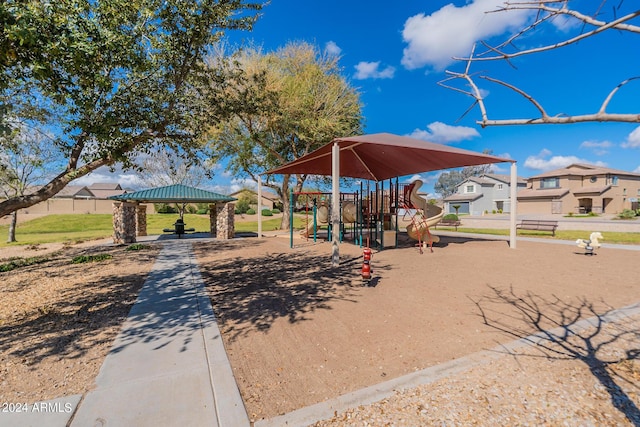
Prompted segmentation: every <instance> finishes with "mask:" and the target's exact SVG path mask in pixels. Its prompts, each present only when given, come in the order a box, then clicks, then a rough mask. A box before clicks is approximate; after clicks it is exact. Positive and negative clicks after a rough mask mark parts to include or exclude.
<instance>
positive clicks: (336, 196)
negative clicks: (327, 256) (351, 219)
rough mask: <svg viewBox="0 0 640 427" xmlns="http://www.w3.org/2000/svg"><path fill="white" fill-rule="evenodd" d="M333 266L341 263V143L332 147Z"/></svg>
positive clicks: (335, 143) (336, 143)
mask: <svg viewBox="0 0 640 427" xmlns="http://www.w3.org/2000/svg"><path fill="white" fill-rule="evenodd" d="M331 192H332V193H331V231H332V233H331V237H332V239H331V240H332V242H331V267H332V268H336V267H338V265H339V264H340V247H339V239H340V144H339V143H338V142H337V141H336V142H334V143H333V147H332V149H331Z"/></svg>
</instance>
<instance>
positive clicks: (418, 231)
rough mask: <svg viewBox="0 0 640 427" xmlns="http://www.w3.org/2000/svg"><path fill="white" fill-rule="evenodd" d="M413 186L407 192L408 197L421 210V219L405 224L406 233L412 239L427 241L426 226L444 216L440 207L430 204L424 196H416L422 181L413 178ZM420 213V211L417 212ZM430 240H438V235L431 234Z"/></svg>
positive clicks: (430, 225) (431, 225) (435, 222)
mask: <svg viewBox="0 0 640 427" xmlns="http://www.w3.org/2000/svg"><path fill="white" fill-rule="evenodd" d="M413 183H414V185H413V188H412V189H411V192H410V193H409V199H410V200H411V203H412V204H413V206H414V207H415V208H417V209H418V210H421V211H422V219H418V218H416V220H415V221H412V222H411V224H409V225H407V235H408V236H409V237H411V238H412V239H414V240H420V241H428V240H429V233H428V227H433V226H434V225H436V224H437V223H438V222H440V220H441V219H442V217H443V216H444V211H443V210H442V208H440V207H438V206H436V205H432V204H430V203H429V202H427V201H426V200H425V199H424V198H422V197H420V196H418V189H419V188H420V187H421V186H422V181H420V180H419V179H417V180H415V181H414V182H413ZM418 215H420V213H418ZM431 240H432V241H433V242H434V243H437V242H439V241H440V238H439V237H438V236H434V235H431Z"/></svg>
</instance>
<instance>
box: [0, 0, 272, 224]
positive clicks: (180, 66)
mask: <svg viewBox="0 0 640 427" xmlns="http://www.w3.org/2000/svg"><path fill="white" fill-rule="evenodd" d="M260 7H261V6H260V5H259V4H255V3H247V2H245V1H243V0H191V1H183V0H109V1H91V0H59V1H40V0H6V1H3V2H2V3H1V4H0V19H1V20H2V25H1V26H0V31H2V34H1V36H2V39H1V40H0V65H1V66H2V68H1V70H0V71H1V73H0V91H1V93H0V97H1V99H0V101H1V102H2V105H0V113H2V114H3V117H2V119H1V120H0V121H1V122H2V124H3V127H4V128H5V129H6V128H7V127H10V125H9V123H11V122H13V121H28V120H36V119H39V120H42V121H44V122H45V123H47V124H48V129H49V131H50V132H51V133H52V134H54V135H55V139H54V145H55V147H56V148H57V149H58V150H59V151H60V152H61V153H62V154H63V155H64V157H65V159H66V161H65V162H64V166H63V167H62V168H61V169H60V170H58V171H57V173H56V174H55V176H54V177H53V178H52V179H51V180H49V181H48V182H47V183H45V185H43V186H42V187H41V188H40V189H39V190H38V191H36V192H34V193H31V194H26V195H23V196H16V197H12V198H9V199H8V200H5V201H3V202H0V216H3V215H6V214H8V213H10V212H13V211H15V210H17V209H20V208H25V207H28V206H31V205H33V204H35V203H38V202H41V201H43V200H46V199H48V198H49V197H51V196H53V195H55V194H56V193H58V192H59V191H60V190H61V189H62V188H64V187H65V186H66V185H67V184H68V183H69V182H71V181H72V180H74V179H76V178H79V177H81V176H83V175H86V174H88V173H89V172H91V171H94V170H96V169H97V168H99V167H101V166H112V165H114V164H116V163H121V164H122V165H123V166H124V167H125V168H127V167H131V166H133V159H134V158H135V156H136V155H138V154H140V153H148V152H153V151H155V150H156V149H157V148H158V147H160V146H170V147H172V148H175V149H179V150H181V151H182V152H187V153H193V152H195V151H196V150H197V149H198V147H199V146H198V140H199V136H200V135H201V131H202V129H203V123H211V121H214V120H216V119H217V117H218V116H219V115H221V114H224V112H222V111H220V109H217V108H215V105H207V108H202V104H201V103H200V102H199V99H200V97H199V92H198V88H199V87H200V85H199V84H198V81H199V79H200V78H201V77H202V75H203V73H202V71H203V68H204V64H203V58H204V56H205V54H206V53H207V51H208V50H209V48H210V46H212V45H213V44H214V43H216V42H218V41H219V40H220V39H221V37H222V36H223V32H224V31H225V30H230V29H250V28H251V26H252V24H253V22H254V21H255V19H256V15H255V13H256V11H257V10H259V9H260ZM208 75H209V76H211V73H208ZM216 77H217V78H218V79H224V78H225V76H223V75H221V74H220V73H217V74H216ZM208 96H209V97H211V94H208ZM9 97H10V98H9ZM9 101H10V102H9ZM21 106H25V108H21ZM26 107H28V108H26ZM7 117H10V118H11V119H10V120H7Z"/></svg>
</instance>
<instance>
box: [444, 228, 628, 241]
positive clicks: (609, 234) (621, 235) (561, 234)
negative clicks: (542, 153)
mask: <svg viewBox="0 0 640 427" xmlns="http://www.w3.org/2000/svg"><path fill="white" fill-rule="evenodd" d="M438 230H449V231H453V230H454V228H453V227H438ZM458 232H461V233H478V234H492V235H499V236H508V235H509V230H508V229H497V228H463V227H458ZM590 234H591V232H590V231H582V230H556V235H555V237H554V236H552V235H551V234H550V233H549V232H544V231H531V230H518V236H525V237H540V238H544V239H556V240H577V239H588V238H589V235H590ZM603 235H604V237H605V239H604V240H603V243H619V244H625V245H640V233H628V232H622V231H606V232H603Z"/></svg>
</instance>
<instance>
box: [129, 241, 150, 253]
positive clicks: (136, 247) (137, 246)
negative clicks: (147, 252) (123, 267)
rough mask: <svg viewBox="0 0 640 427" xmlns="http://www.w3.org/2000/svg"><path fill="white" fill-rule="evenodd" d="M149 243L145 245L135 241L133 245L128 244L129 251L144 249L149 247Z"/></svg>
mask: <svg viewBox="0 0 640 427" xmlns="http://www.w3.org/2000/svg"><path fill="white" fill-rule="evenodd" d="M149 248H150V246H149V245H143V244H142V243H134V244H132V245H129V246H127V249H125V250H127V251H141V250H143V249H149Z"/></svg>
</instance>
